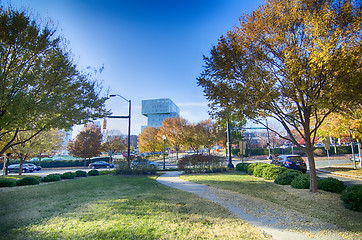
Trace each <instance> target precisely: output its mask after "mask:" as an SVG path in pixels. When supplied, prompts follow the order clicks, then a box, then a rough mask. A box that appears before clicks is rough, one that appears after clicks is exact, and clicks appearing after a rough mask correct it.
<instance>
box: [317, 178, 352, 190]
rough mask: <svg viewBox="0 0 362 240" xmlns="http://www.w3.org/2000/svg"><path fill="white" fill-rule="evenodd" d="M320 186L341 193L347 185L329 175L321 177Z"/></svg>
mask: <svg viewBox="0 0 362 240" xmlns="http://www.w3.org/2000/svg"><path fill="white" fill-rule="evenodd" d="M318 188H320V189H322V190H324V191H328V192H334V193H341V192H342V191H343V190H344V189H346V185H344V183H343V182H342V181H339V180H338V179H335V178H331V177H329V178H322V179H319V180H318Z"/></svg>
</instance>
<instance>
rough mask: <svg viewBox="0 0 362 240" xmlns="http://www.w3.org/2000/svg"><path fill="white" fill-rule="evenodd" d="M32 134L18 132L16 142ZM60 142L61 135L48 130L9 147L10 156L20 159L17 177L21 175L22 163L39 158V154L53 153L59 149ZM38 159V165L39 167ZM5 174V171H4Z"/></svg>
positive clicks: (55, 131)
mask: <svg viewBox="0 0 362 240" xmlns="http://www.w3.org/2000/svg"><path fill="white" fill-rule="evenodd" d="M31 134H33V133H31V132H29V131H25V132H20V133H19V134H18V135H17V139H16V140H17V141H18V142H23V139H27V138H29V135H31ZM61 142H62V134H61V133H60V131H59V130H57V129H50V130H48V131H43V132H41V133H40V134H38V135H36V136H35V137H33V138H32V139H30V140H29V141H26V142H23V143H21V144H18V145H15V146H13V147H11V151H12V153H13V154H12V156H13V157H14V158H17V159H20V167H19V175H21V173H22V171H21V169H22V167H23V163H24V162H25V161H26V160H28V159H29V158H31V157H39V155H40V154H41V153H48V154H50V153H53V152H54V151H55V150H56V149H59V147H60V145H61ZM40 161H41V160H40V158H39V165H40ZM6 173H7V171H6Z"/></svg>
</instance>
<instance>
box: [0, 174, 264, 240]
mask: <svg viewBox="0 0 362 240" xmlns="http://www.w3.org/2000/svg"><path fill="white" fill-rule="evenodd" d="M0 216H1V218H0V233H1V234H0V239H195V238H204V239H213V238H218V239H240V238H248V239H265V237H264V236H263V234H262V233H261V232H260V231H258V230H257V229H255V228H253V227H252V226H250V225H249V224H245V223H244V222H242V221H241V220H239V219H237V218H235V217H233V216H232V215H230V213H229V212H227V211H225V209H224V208H222V207H220V206H218V205H216V204H213V203H211V202H209V201H207V200H202V199H201V198H199V197H197V196H195V195H192V194H189V193H185V192H182V191H179V190H175V189H171V188H168V187H166V186H163V185H160V184H158V183H157V182H156V181H155V177H142V176H124V177H119V176H110V175H104V176H97V177H87V178H81V179H75V180H69V181H61V182H56V183H49V184H43V185H37V186H25V187H14V188H2V189H0Z"/></svg>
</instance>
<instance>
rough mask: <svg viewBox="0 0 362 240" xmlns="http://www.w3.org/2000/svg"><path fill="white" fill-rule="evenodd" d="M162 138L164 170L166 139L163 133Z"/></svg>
mask: <svg viewBox="0 0 362 240" xmlns="http://www.w3.org/2000/svg"><path fill="white" fill-rule="evenodd" d="M162 140H163V170H165V168H166V166H165V141H166V136H165V135H163V136H162Z"/></svg>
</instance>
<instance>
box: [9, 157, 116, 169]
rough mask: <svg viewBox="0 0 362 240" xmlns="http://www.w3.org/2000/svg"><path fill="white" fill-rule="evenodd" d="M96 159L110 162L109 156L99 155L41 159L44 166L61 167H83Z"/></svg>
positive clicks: (13, 162) (12, 162)
mask: <svg viewBox="0 0 362 240" xmlns="http://www.w3.org/2000/svg"><path fill="white" fill-rule="evenodd" d="M96 161H105V162H109V157H97V158H91V159H86V160H84V159H81V160H44V161H41V164H40V165H41V167H42V168H60V167H83V166H88V165H89V164H90V163H93V162H96ZM18 163H19V161H16V160H15V161H11V162H10V163H9V164H18ZM25 163H35V164H36V165H37V163H39V162H38V161H35V162H34V161H33V162H29V161H26V162H25Z"/></svg>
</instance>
